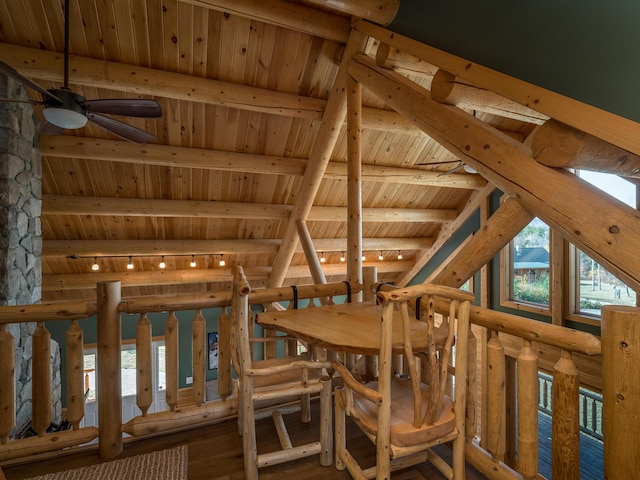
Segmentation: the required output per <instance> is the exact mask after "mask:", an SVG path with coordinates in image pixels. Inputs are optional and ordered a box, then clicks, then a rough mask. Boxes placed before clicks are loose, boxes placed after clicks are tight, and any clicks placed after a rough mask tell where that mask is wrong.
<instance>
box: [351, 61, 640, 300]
mask: <svg viewBox="0 0 640 480" xmlns="http://www.w3.org/2000/svg"><path fill="white" fill-rule="evenodd" d="M349 73H350V74H351V75H353V76H354V77H355V78H356V79H357V80H359V81H361V82H362V83H363V84H364V85H365V86H366V87H367V88H368V89H369V90H371V91H372V92H373V93H374V94H376V95H377V96H379V97H381V98H384V99H385V102H387V103H388V104H389V105H390V106H392V107H393V108H394V109H395V110H397V111H398V112H400V113H402V114H403V115H405V116H407V117H408V118H411V119H412V121H413V122H414V123H415V124H416V125H417V126H418V127H420V128H421V129H423V130H424V131H425V132H426V133H427V134H428V135H429V136H431V137H432V138H433V139H434V140H436V141H437V142H438V143H440V144H441V145H444V146H445V147H446V148H447V149H448V150H450V151H451V152H452V153H454V154H456V155H459V157H460V158H461V159H463V161H465V162H466V163H469V165H471V167H473V168H474V169H476V170H477V171H478V172H479V173H480V174H481V175H482V176H483V177H485V178H486V179H488V180H489V181H490V182H493V183H494V184H495V185H496V186H497V187H498V188H500V189H501V190H502V191H503V192H505V193H506V194H507V195H510V196H512V197H515V198H517V199H518V200H519V201H520V202H521V203H522V204H523V206H524V207H525V208H526V209H527V210H528V211H529V212H531V213H532V214H534V215H536V216H538V217H540V218H541V219H542V220H544V221H545V223H547V224H548V225H549V226H550V227H552V228H555V229H556V230H558V231H559V232H560V233H561V234H562V236H563V237H565V238H567V239H568V240H569V241H571V242H573V243H574V244H576V245H577V246H578V247H580V248H581V249H582V250H583V251H585V252H586V253H588V254H589V255H590V256H591V257H592V258H594V259H595V260H596V261H598V262H599V263H600V264H601V265H604V266H605V267H606V268H607V269H608V270H609V271H611V272H612V273H614V274H615V275H616V276H617V277H618V278H620V279H621V280H622V281H624V282H625V283H627V284H628V285H630V286H631V287H632V288H634V289H640V257H636V256H634V255H628V252H630V251H632V252H633V251H638V250H640V218H638V215H637V211H636V210H635V209H633V208H631V207H628V206H627V205H625V204H623V203H622V202H620V201H618V200H616V199H614V198H613V197H610V196H609V195H607V194H605V193H601V192H599V191H598V189H595V188H593V187H592V186H591V185H589V184H587V183H586V182H585V181H583V180H581V179H580V178H579V177H577V176H576V175H574V174H572V173H570V172H567V171H566V170H560V169H554V168H549V167H546V166H544V165H542V164H540V163H539V162H537V161H536V160H535V159H534V158H533V157H532V156H531V151H530V149H528V148H527V147H526V146H524V145H523V144H521V143H518V142H515V141H513V140H512V139H511V138H509V137H507V136H506V135H503V134H501V133H500V132H498V131H497V130H496V129H494V128H492V127H491V126H489V125H487V124H485V123H484V122H481V121H479V120H478V119H476V118H474V117H473V116H471V115H469V114H467V113H465V112H464V111H462V110H460V109H458V108H455V107H451V106H448V105H443V104H440V103H437V102H435V101H434V100H432V99H431V97H430V95H429V92H428V91H427V90H425V89H423V88H421V87H419V86H418V85H416V84H415V83H412V82H410V81H409V80H407V79H406V78H404V77H402V76H400V75H398V74H396V73H394V72H390V71H388V70H384V69H382V68H380V67H378V66H377V65H375V63H373V62H372V61H371V60H370V59H368V58H365V57H363V56H358V57H357V58H353V59H352V60H351V61H350V63H349Z"/></svg>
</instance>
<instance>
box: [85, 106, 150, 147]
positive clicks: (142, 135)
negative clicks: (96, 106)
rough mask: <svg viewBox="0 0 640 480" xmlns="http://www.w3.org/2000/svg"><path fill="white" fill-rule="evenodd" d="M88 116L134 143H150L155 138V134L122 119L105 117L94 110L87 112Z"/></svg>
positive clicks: (94, 121)
mask: <svg viewBox="0 0 640 480" xmlns="http://www.w3.org/2000/svg"><path fill="white" fill-rule="evenodd" d="M87 118H88V119H89V120H91V121H92V122H93V123H95V124H96V125H99V126H101V127H102V128H104V129H105V130H108V131H110V132H111V133H113V134H115V135H118V136H119V137H122V138H124V139H125V140H129V141H130V142H134V143H149V142H150V141H152V140H155V138H156V137H155V136H154V135H151V134H150V133H148V132H145V131H144V130H140V129H139V128H137V127H134V126H133V125H128V124H126V123H123V122H121V121H120V120H115V119H113V118H109V117H105V116H103V115H99V114H97V113H93V112H87Z"/></svg>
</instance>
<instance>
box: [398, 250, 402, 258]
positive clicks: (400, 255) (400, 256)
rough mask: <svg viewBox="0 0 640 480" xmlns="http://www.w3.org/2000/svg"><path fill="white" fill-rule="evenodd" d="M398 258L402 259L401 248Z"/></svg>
mask: <svg viewBox="0 0 640 480" xmlns="http://www.w3.org/2000/svg"><path fill="white" fill-rule="evenodd" d="M398 260H402V254H401V253H400V250H398Z"/></svg>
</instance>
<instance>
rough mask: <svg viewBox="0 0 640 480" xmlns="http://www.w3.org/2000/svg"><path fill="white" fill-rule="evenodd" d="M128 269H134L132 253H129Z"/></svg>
mask: <svg viewBox="0 0 640 480" xmlns="http://www.w3.org/2000/svg"><path fill="white" fill-rule="evenodd" d="M127 270H133V261H131V255H129V263H127Z"/></svg>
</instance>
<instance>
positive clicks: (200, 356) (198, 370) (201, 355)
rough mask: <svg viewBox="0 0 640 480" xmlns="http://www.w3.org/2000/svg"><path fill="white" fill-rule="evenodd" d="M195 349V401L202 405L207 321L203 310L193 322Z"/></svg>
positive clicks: (198, 312) (199, 311)
mask: <svg viewBox="0 0 640 480" xmlns="http://www.w3.org/2000/svg"><path fill="white" fill-rule="evenodd" d="M191 329H192V348H193V357H192V361H193V367H192V368H193V399H194V400H195V402H196V405H197V406H200V405H202V403H203V402H204V395H205V368H206V366H205V361H206V355H205V344H206V338H205V321H204V317H203V316H202V310H198V311H197V312H196V314H195V316H194V317H193V320H192V322H191Z"/></svg>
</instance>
